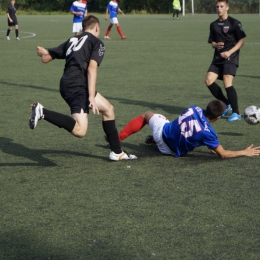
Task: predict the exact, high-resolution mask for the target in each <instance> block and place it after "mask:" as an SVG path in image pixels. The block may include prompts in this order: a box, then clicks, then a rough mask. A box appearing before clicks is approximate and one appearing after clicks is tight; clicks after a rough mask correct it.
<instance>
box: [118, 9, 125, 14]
mask: <svg viewBox="0 0 260 260" xmlns="http://www.w3.org/2000/svg"><path fill="white" fill-rule="evenodd" d="M118 11H119V12H120V13H121V14H122V15H123V16H125V14H124V13H123V11H122V10H121V9H120V8H118Z"/></svg>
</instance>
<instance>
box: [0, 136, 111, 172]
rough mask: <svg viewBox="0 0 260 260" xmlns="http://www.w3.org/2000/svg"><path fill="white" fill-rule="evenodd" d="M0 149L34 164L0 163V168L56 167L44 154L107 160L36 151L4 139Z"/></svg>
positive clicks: (99, 157)
mask: <svg viewBox="0 0 260 260" xmlns="http://www.w3.org/2000/svg"><path fill="white" fill-rule="evenodd" d="M0 149H1V150H2V151H3V152H4V153H6V154H10V155H12V156H18V157H25V158H27V159H29V160H31V161H34V162H36V163H26V162H25V163H20V162H17V163H15V162H14V163H12V162H10V163H0V167H1V166H57V164H56V163H54V162H53V161H51V160H49V159H47V158H44V155H45V154H53V155H61V154H62V155H69V156H71V155H74V156H83V157H91V158H95V159H103V160H107V157H102V156H96V155H89V154H85V153H79V152H71V151H55V150H37V149H30V148H27V147H25V146H23V145H21V144H17V143H14V142H13V140H12V139H10V138H6V137H0Z"/></svg>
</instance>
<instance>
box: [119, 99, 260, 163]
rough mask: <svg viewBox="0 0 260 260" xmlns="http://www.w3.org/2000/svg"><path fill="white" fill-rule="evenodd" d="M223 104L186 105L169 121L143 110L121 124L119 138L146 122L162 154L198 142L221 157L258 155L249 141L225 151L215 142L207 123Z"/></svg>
mask: <svg viewBox="0 0 260 260" xmlns="http://www.w3.org/2000/svg"><path fill="white" fill-rule="evenodd" d="M225 108H226V105H225V103H224V102H222V101H220V100H212V101H211V102H209V104H208V105H207V108H206V109H205V110H204V109H202V108H200V107H198V106H190V107H188V108H187V109H186V110H185V111H184V112H183V113H182V114H181V115H180V116H179V117H178V118H176V119H175V120H174V121H172V122H170V121H169V120H167V119H166V118H165V117H164V116H163V115H160V114H154V113H153V112H151V111H147V112H145V113H144V114H142V115H140V116H138V117H136V118H134V119H132V120H131V121H130V122H129V123H128V124H127V125H126V126H125V127H124V128H123V130H122V131H121V132H120V133H119V140H120V141H122V140H124V139H125V138H127V137H128V136H129V135H131V134H133V133H136V132H138V131H140V130H141V129H142V128H143V127H144V126H145V125H147V124H148V125H149V127H150V128H151V130H152V132H153V138H154V141H155V143H156V144H157V147H158V149H159V151H160V152H161V153H162V154H165V155H173V156H174V157H180V156H183V155H186V154H187V153H188V152H190V151H192V150H193V149H194V148H196V147H199V146H207V147H208V148H209V149H211V150H212V152H213V153H214V154H217V155H218V156H219V157H221V158H234V157H240V156H255V155H259V154H260V146H258V147H253V145H250V146H249V147H247V148H246V149H245V150H240V151H229V150H225V149H224V148H223V146H222V145H221V144H220V143H219V141H218V136H217V134H216V132H215V130H214V129H213V128H212V127H211V125H210V124H211V123H213V122H215V121H217V120H218V119H219V118H220V117H221V115H222V113H223V112H224V110H225Z"/></svg>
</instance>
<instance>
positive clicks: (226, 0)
mask: <svg viewBox="0 0 260 260" xmlns="http://www.w3.org/2000/svg"><path fill="white" fill-rule="evenodd" d="M220 2H225V3H226V4H227V5H229V3H228V0H216V4H217V3H220Z"/></svg>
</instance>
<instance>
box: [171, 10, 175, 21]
mask: <svg viewBox="0 0 260 260" xmlns="http://www.w3.org/2000/svg"><path fill="white" fill-rule="evenodd" d="M174 16H175V9H173V13H172V17H173V19H174Z"/></svg>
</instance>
